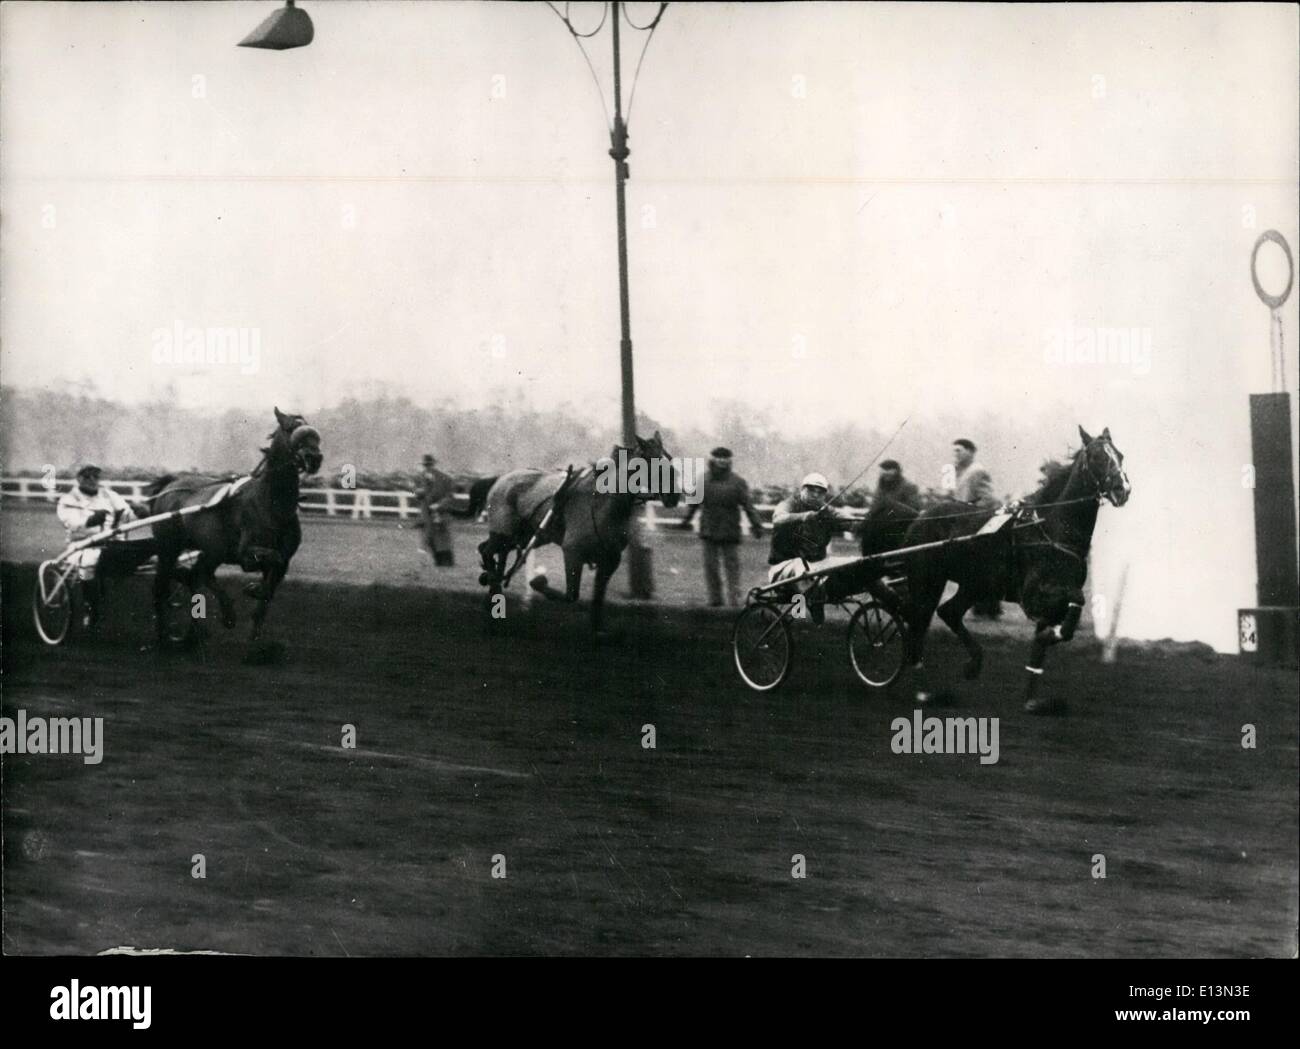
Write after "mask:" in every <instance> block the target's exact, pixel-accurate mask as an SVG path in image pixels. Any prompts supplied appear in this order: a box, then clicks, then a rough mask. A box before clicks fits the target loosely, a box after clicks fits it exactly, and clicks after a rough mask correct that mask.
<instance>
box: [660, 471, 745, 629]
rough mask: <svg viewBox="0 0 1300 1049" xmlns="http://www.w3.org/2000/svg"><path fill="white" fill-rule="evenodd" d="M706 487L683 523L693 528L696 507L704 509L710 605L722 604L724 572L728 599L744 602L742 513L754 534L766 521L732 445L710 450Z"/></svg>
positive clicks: (703, 540)
mask: <svg viewBox="0 0 1300 1049" xmlns="http://www.w3.org/2000/svg"><path fill="white" fill-rule="evenodd" d="M700 483H701V484H702V485H703V487H704V490H703V492H701V493H700V499H699V501H698V502H694V503H691V504H690V506H688V507H687V509H686V516H685V517H683V518H682V520H681V523H680V525H679V527H681V528H690V527H691V522H692V520H693V518H694V517H695V511H696V510H697V509H699V510H700V511H701V512H700V540H701V545H702V547H703V549H704V581H705V583H706V584H707V585H708V588H709V605H710V606H712V607H714V608H717V607H719V606H720V605H721V604H722V572H721V571H720V570H719V563H721V566H722V569H723V570H725V572H726V576H727V601H728V603H729V604H731V605H739V604H740V515H741V514H742V513H743V514H744V515H745V516H746V517H747V518H749V531H750V534H751V535H753V536H756V537H757V536H760V535H762V534H763V521H762V519H761V518H760V517H759V516H758V511H757V510H755V509H754V503H753V501H752V500H751V499H750V496H749V485H748V484H747V483H746V482H745V479H744V478H743V477H741V476H740V475H739V474H737V473H733V472H732V469H731V449H730V448H714V449H713V451H711V452H710V453H709V470H708V473H707V474H705V476H704V477H703V479H702V480H701V482H700ZM701 508H702V509H701Z"/></svg>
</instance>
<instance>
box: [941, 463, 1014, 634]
mask: <svg viewBox="0 0 1300 1049" xmlns="http://www.w3.org/2000/svg"><path fill="white" fill-rule="evenodd" d="M952 459H953V465H955V466H956V468H957V469H956V473H955V474H954V480H953V487H952V488H951V489H950V491H951V497H952V498H953V499H955V500H957V501H958V502H960V503H970V504H972V505H973V506H977V507H979V508H980V509H982V510H986V509H992V508H993V507H995V506H997V499H995V498H994V497H993V477H992V475H991V474H990V473H989V472H988V470H986V469H984V467H983V466H981V465H980V464H979V463H977V462H976V461H975V445H974V443H973V442H971V441H969V440H967V439H966V438H965V437H959V438H957V440H955V441H953V443H952ZM974 608H975V614H976V615H977V616H983V617H985V618H988V619H999V618H1001V616H1002V602H1001V601H999V600H998V599H997V598H992V599H989V600H984V601H979V602H977V603H976V604H975V606H974Z"/></svg>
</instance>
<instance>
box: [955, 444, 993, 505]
mask: <svg viewBox="0 0 1300 1049" xmlns="http://www.w3.org/2000/svg"><path fill="white" fill-rule="evenodd" d="M952 460H953V465H954V466H955V467H956V471H955V472H954V474H953V483H952V486H951V487H950V488H949V489H948V491H949V492H950V493H951V497H952V498H953V499H955V500H957V502H959V503H974V504H975V505H976V506H980V507H989V508H992V507H993V506H995V505H996V504H997V500H996V499H994V498H993V477H992V475H991V474H990V473H989V472H988V471H987V470H986V469H984V467H983V466H981V465H980V464H979V463H977V462H976V461H975V445H974V444H973V443H972V442H971V441H969V440H967V439H966V438H965V437H959V438H957V440H955V441H953V442H952Z"/></svg>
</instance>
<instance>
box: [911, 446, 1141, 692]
mask: <svg viewBox="0 0 1300 1049" xmlns="http://www.w3.org/2000/svg"><path fill="white" fill-rule="evenodd" d="M1079 436H1080V437H1081V438H1082V439H1083V447H1081V448H1080V449H1079V451H1078V452H1077V453H1076V454H1075V456H1074V459H1073V461H1072V462H1070V463H1069V464H1068V465H1067V464H1061V465H1060V466H1059V467H1058V468H1056V469H1054V470H1049V471H1048V476H1047V477H1046V479H1045V480H1044V482H1043V484H1042V485H1041V486H1040V487H1039V489H1038V490H1037V491H1036V492H1034V493H1033V494H1032V495H1030V496H1029V497H1028V498H1026V499H1025V500H1024V501H1023V503H1022V504H1021V509H1020V510H1019V511H1018V512H1017V513H1016V515H1015V517H1014V519H1013V521H1012V523H1011V524H1008V525H1006V526H1004V527H1003V528H1001V529H999V530H998V531H995V532H993V533H991V534H989V535H985V536H981V537H979V538H976V539H973V540H971V541H969V542H965V543H954V544H951V545H949V546H944V547H938V548H936V549H934V550H929V551H925V552H922V553H918V554H913V555H911V557H910V559H909V561H908V567H907V591H908V593H907V598H906V600H905V602H904V608H903V614H904V618H905V619H906V621H907V625H908V655H909V659H910V662H911V663H912V665H913V667H914V668H915V669H916V670H918V671H919V670H920V668H921V665H922V659H923V656H924V650H925V635H926V632H927V631H928V629H929V626H930V621H931V618H932V617H933V615H934V613H935V611H936V610H937V611H938V613H939V618H940V619H942V620H943V621H944V623H945V624H946V625H947V626H948V627H949V628H950V629H951V630H952V632H953V633H954V634H956V635H957V637H958V638H959V639H960V640H961V642H962V644H963V645H964V646H965V647H966V651H967V654H968V657H969V658H968V660H967V662H966V668H965V676H966V678H967V679H970V680H973V679H974V678H976V677H978V676H979V674H980V670H981V669H982V667H983V664H984V652H983V650H982V649H981V648H980V645H979V642H978V641H976V640H975V637H974V636H973V635H972V634H971V632H970V631H969V630H967V629H966V626H965V624H964V623H963V622H962V618H963V617H964V616H965V615H966V613H967V612H968V611H969V610H970V608H971V607H972V606H973V605H974V604H975V603H976V602H978V601H983V600H1008V601H1015V602H1017V603H1019V605H1020V607H1021V608H1023V609H1024V611H1025V614H1026V615H1027V616H1028V617H1029V618H1030V619H1032V620H1033V621H1034V624H1035V626H1034V640H1033V643H1032V645H1031V647H1030V653H1029V662H1028V664H1027V666H1026V668H1025V669H1026V671H1027V673H1028V681H1027V685H1026V693H1025V700H1026V703H1025V709H1026V710H1027V711H1029V712H1030V713H1034V714H1043V713H1053V712H1057V711H1060V710H1063V709H1064V704H1063V702H1062V701H1061V700H1059V699H1057V700H1045V699H1043V698H1041V697H1039V696H1038V692H1037V690H1038V687H1039V682H1040V680H1041V678H1042V673H1043V661H1044V658H1045V657H1046V654H1047V649H1048V648H1049V647H1051V646H1052V645H1055V644H1059V643H1060V642H1062V641H1069V640H1070V639H1071V638H1072V637H1073V636H1074V631H1075V628H1076V627H1077V626H1078V624H1079V617H1080V615H1081V614H1082V612H1083V604H1084V596H1083V584H1084V581H1085V580H1086V579H1087V576H1088V552H1089V549H1090V547H1091V545H1092V533H1093V529H1094V528H1095V527H1096V524H1097V510H1098V508H1099V507H1100V505H1101V500H1102V499H1107V500H1109V501H1110V503H1111V504H1112V505H1114V506H1123V505H1124V504H1125V503H1126V502H1127V501H1128V497H1129V492H1130V491H1131V488H1130V486H1129V482H1128V478H1127V477H1126V476H1125V474H1124V456H1123V455H1121V454H1120V452H1119V450H1118V449H1117V448H1116V447H1115V445H1114V443H1113V442H1112V441H1111V437H1110V430H1109V428H1107V429H1105V430H1103V431H1102V432H1101V436H1099V437H1092V436H1090V435H1089V434H1088V433H1087V432H1086V431H1085V430H1084V429H1083V427H1079ZM992 515H993V511H990V510H972V508H971V507H970V505H969V504H966V503H956V502H944V503H940V504H939V505H937V506H933V507H931V508H929V509H928V510H926V511H924V512H923V513H922V514H921V515H920V516H919V517H918V518H917V519H916V521H915V522H914V523H913V524H912V525H911V527H910V528H908V530H907V534H906V536H905V537H904V539H903V545H904V546H916V545H920V544H921V543H933V542H939V541H943V540H947V539H953V538H956V537H958V536H969V535H973V534H974V533H976V532H978V531H979V530H980V528H981V527H982V526H983V525H984V524H985V522H987V521H988V520H989V518H990V517H992ZM950 580H951V581H952V582H955V583H957V585H958V588H957V592H956V593H955V594H954V595H953V596H952V597H951V598H949V599H948V600H947V601H945V602H943V604H940V603H939V602H940V599H941V598H942V597H943V592H944V588H945V586H946V585H947V583H948V582H949V581H950ZM917 687H918V692H917V699H918V701H920V702H926V701H927V700H928V699H929V698H930V693H929V692H927V691H925V690H924V685H923V684H922V682H921V679H920V678H919V677H918V685H917Z"/></svg>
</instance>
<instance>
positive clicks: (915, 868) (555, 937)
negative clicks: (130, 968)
mask: <svg viewBox="0 0 1300 1049" xmlns="http://www.w3.org/2000/svg"><path fill="white" fill-rule="evenodd" d="M325 527H337V526H325ZM338 534H339V535H340V536H343V535H345V534H346V533H345V532H339V533H338ZM681 538H682V539H687V538H688V537H686V536H682V537H681ZM56 546H57V544H56ZM10 550H11V547H10V545H9V542H8V537H7V538H6V553H7V554H8V552H9V551H10ZM4 568H5V571H4V577H3V581H2V583H3V590H4V595H3V596H4V649H3V686H4V694H3V707H4V714H5V716H7V717H15V716H16V712H17V710H18V709H20V708H21V709H23V710H25V711H26V714H27V716H28V717H29V718H31V717H33V716H38V715H41V716H64V717H67V716H89V717H102V718H104V758H103V761H102V763H101V764H99V765H86V764H84V763H83V761H82V760H81V759H80V758H79V757H76V756H53V755H7V756H5V758H4V760H3V766H2V772H3V775H2V777H0V778H2V780H3V820H4V826H3V832H4V864H5V870H4V875H5V886H4V887H5V897H4V911H5V914H4V918H5V921H4V949H5V951H7V952H10V953H90V952H96V951H101V950H105V949H107V948H111V947H115V946H119V945H133V946H138V947H171V948H177V949H187V950H198V949H208V950H217V951H230V952H240V953H248V954H293V955H343V954H349V955H354V956H356V955H413V954H419V955H423V954H440V955H441V954H620V955H625V954H715V955H716V954H720V955H756V956H759V955H778V954H780V955H786V954H796V955H871V956H915V955H920V956H952V955H968V956H969V955H974V956H1011V955H1017V956H1018V955H1029V956H1044V957H1056V956H1163V957H1188V956H1271V957H1281V956H1292V955H1294V953H1295V951H1296V919H1297V913H1296V898H1297V854H1296V849H1297V840H1296V826H1297V726H1296V696H1295V683H1296V677H1295V672H1294V671H1283V670H1260V669H1255V668H1252V667H1251V666H1249V665H1247V664H1245V663H1243V662H1242V661H1240V660H1238V659H1237V658H1235V657H1214V656H1211V655H1208V654H1202V655H1200V656H1198V655H1195V654H1186V653H1178V654H1174V653H1171V652H1169V651H1167V650H1163V649H1161V648H1159V647H1126V648H1123V649H1121V651H1120V659H1119V661H1118V663H1116V664H1114V665H1110V666H1107V665H1104V664H1102V663H1101V662H1100V660H1099V658H1098V648H1097V646H1096V644H1095V643H1094V642H1092V641H1086V642H1084V643H1081V644H1076V645H1075V646H1066V647H1062V648H1057V649H1055V650H1053V652H1052V653H1051V656H1050V661H1049V664H1048V667H1049V671H1048V678H1047V685H1048V687H1050V688H1052V689H1056V690H1060V691H1061V692H1062V693H1063V694H1065V695H1067V696H1068V697H1069V700H1070V703H1071V715H1070V716H1069V717H1067V718H1049V719H1034V718H1031V717H1029V716H1027V715H1024V714H1022V713H1021V712H1020V690H1021V688H1022V680H1021V675H1022V673H1023V671H1022V670H1021V667H1022V666H1023V657H1024V636H1025V631H1024V629H1018V637H1017V640H1016V641H1015V642H1014V643H1012V642H1010V641H1008V640H1005V639H1004V638H1002V637H999V636H991V637H987V638H986V640H987V642H988V645H989V655H988V660H987V662H986V670H985V677H984V679H983V680H982V681H981V682H979V683H978V684H975V685H971V684H966V683H962V684H961V685H960V690H959V691H960V695H959V698H958V701H957V705H956V706H955V707H953V708H949V709H946V710H944V709H940V710H936V711H934V712H933V713H935V714H938V715H940V716H942V715H945V714H960V715H962V716H985V715H987V716H996V717H999V718H1000V719H1001V720H1000V760H999V761H998V763H997V764H995V765H981V764H980V763H979V760H978V757H977V756H974V755H962V756H959V755H953V756H942V755H928V756H924V755H923V756H915V755H899V754H895V753H893V752H892V751H891V748H890V740H891V738H892V735H893V733H892V731H891V727H890V721H891V719H893V718H895V717H898V716H906V717H910V716H911V713H912V710H913V704H912V702H911V698H910V697H911V692H910V690H908V689H907V688H906V685H907V679H906V677H905V678H904V679H903V681H902V682H901V683H900V687H896V688H895V689H894V690H891V691H888V692H884V693H872V692H868V691H867V690H865V689H864V688H863V687H862V686H861V685H860V684H859V683H858V682H857V680H856V679H855V678H854V676H853V674H852V671H851V670H850V668H849V666H848V662H847V658H846V653H845V648H844V637H843V624H842V621H832V622H828V623H827V624H826V625H825V626H823V627H821V628H816V627H813V626H812V625H811V624H807V623H804V624H799V625H798V627H797V631H798V633H797V652H796V663H795V666H794V670H793V672H792V674H791V677H790V679H789V680H788V681H787V682H786V684H785V685H784V686H783V687H782V688H781V689H779V690H777V691H776V692H774V693H765V694H757V693H753V692H750V691H748V690H747V689H745V688H744V686H743V685H741V684H740V682H739V680H738V679H737V675H736V673H735V670H734V667H733V665H732V662H731V652H730V631H731V615H730V614H721V615H719V614H712V613H709V612H707V611H703V610H699V611H692V610H688V609H680V608H672V607H664V606H638V605H621V606H619V607H617V608H616V609H615V610H614V612H613V616H614V623H615V625H617V626H618V627H619V628H621V629H622V630H623V631H624V637H623V639H622V640H621V642H619V643H615V644H609V645H605V646H601V647H598V648H597V647H594V646H593V645H592V644H591V642H590V641H589V640H588V634H587V626H586V619H585V609H581V608H572V607H567V606H557V605H550V604H545V603H542V604H539V605H537V606H535V608H534V609H533V610H532V611H531V612H526V611H524V610H523V608H522V606H521V605H519V604H517V603H512V604H511V606H510V612H509V615H508V616H507V619H506V621H505V623H503V624H501V626H500V629H499V631H498V634H497V636H494V637H490V636H488V635H487V634H486V632H485V630H484V625H483V618H482V606H481V604H480V602H479V601H478V600H477V599H476V598H474V597H473V596H472V595H470V594H467V593H464V592H448V591H437V590H434V589H432V587H430V586H428V585H426V586H423V587H415V586H411V587H405V588H398V587H387V586H359V585H340V584H326V583H320V582H314V581H307V580H304V579H300V578H295V574H294V573H293V572H291V573H290V577H289V580H288V581H287V582H286V583H285V585H284V587H283V589H282V591H281V594H280V595H279V596H278V597H277V599H276V602H275V604H274V606H273V609H272V613H271V619H270V626H271V628H272V630H271V632H272V634H273V635H274V636H275V637H276V638H278V639H279V640H281V641H283V642H284V643H285V646H286V651H285V653H284V658H283V660H282V662H280V663H279V664H278V665H269V666H249V665H245V664H244V663H243V662H242V657H243V655H244V651H245V644H244V635H245V631H246V629H247V622H246V616H245V621H244V622H241V624H240V626H239V627H238V628H237V629H236V630H235V631H234V632H233V633H226V632H224V631H222V630H221V629H220V627H214V628H213V632H212V634H211V636H210V638H209V639H208V641H207V642H206V643H205V644H203V645H202V646H200V647H198V648H196V649H195V650H193V651H190V652H185V653H177V654H166V655H163V654H159V653H157V652H156V651H141V650H140V645H141V643H142V642H144V641H146V640H148V637H149V632H150V631H149V621H148V618H147V607H148V596H147V585H148V579H147V578H144V577H137V578H135V579H132V580H130V581H128V582H127V583H126V584H124V585H123V586H122V587H120V588H119V589H118V590H117V591H116V593H115V594H114V595H113V596H112V598H111V600H110V602H109V606H108V608H107V609H106V613H107V615H106V622H105V624H104V625H103V626H102V627H101V628H100V630H99V632H98V634H97V635H96V636H92V637H84V636H83V637H74V638H73V640H72V641H71V642H70V643H69V644H67V645H66V646H64V647H62V648H59V649H49V648H46V647H44V646H42V645H40V644H39V643H38V642H36V641H35V639H34V636H33V632H32V630H31V627H30V618H31V617H30V599H31V590H30V588H31V585H32V577H33V573H32V568H31V567H30V566H29V565H28V566H14V565H11V564H6V565H5V566H4ZM430 571H431V570H430ZM617 585H618V584H617V583H616V586H617ZM246 604H247V602H246V601H243V599H241V611H244V612H246ZM1015 618H1016V619H1017V620H1019V613H1018V612H1017V613H1015ZM932 646H933V647H932V656H931V659H930V666H931V667H932V668H933V670H934V672H935V673H936V675H938V674H944V675H946V676H948V677H953V676H955V673H956V670H957V667H958V664H959V653H958V649H957V646H956V644H955V642H954V641H953V640H952V639H951V638H950V637H948V636H946V635H945V634H944V633H943V632H942V630H941V629H940V631H938V632H936V634H935V636H934V640H933V642H932ZM1246 723H1250V724H1253V725H1254V726H1255V727H1256V732H1257V739H1258V745H1257V747H1256V748H1255V749H1243V747H1242V745H1241V739H1242V726H1243V725H1244V724H1246ZM345 724H350V725H353V726H355V728H356V749H354V750H347V749H343V748H342V747H341V746H340V742H341V737H342V732H343V726H344V725H345ZM646 725H653V726H654V729H655V733H656V747H655V749H645V748H644V747H643V746H642V740H643V726H646ZM196 854H202V855H203V857H204V859H205V862H206V873H207V876H206V878H204V879H196V878H194V877H192V876H191V871H192V866H193V863H194V860H193V857H194V856H195V855H196ZM795 854H801V855H802V856H804V857H805V858H806V867H807V877H806V878H802V879H797V878H793V877H792V876H791V872H792V856H794V855H795ZM1097 854H1102V855H1104V856H1105V861H1106V877H1105V878H1104V879H1100V878H1094V877H1093V870H1094V856H1095V855H1097ZM494 856H502V857H504V863H505V872H506V877H505V878H493V877H492V868H493V863H494V859H493V858H494Z"/></svg>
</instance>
